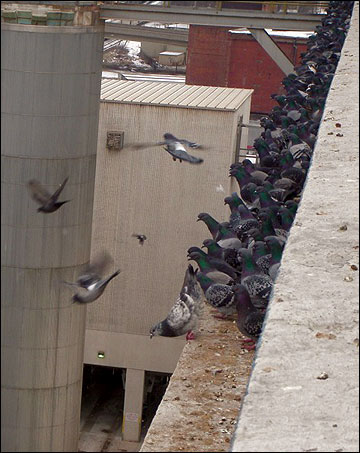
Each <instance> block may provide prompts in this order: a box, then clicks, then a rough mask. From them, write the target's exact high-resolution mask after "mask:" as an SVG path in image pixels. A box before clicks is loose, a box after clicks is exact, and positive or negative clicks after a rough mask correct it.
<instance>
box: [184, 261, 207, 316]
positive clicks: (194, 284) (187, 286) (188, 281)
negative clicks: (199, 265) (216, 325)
mask: <svg viewBox="0 0 360 453" xmlns="http://www.w3.org/2000/svg"><path fill="white" fill-rule="evenodd" d="M197 272H198V269H196V270H194V268H193V267H192V265H191V264H189V265H188V268H187V271H186V272H185V277H184V282H183V286H182V288H181V293H183V292H185V293H186V294H188V295H189V296H190V297H192V298H193V300H194V302H195V303H196V306H195V311H196V313H197V314H198V316H200V314H201V312H202V308H203V304H202V291H201V287H200V285H199V282H198V281H197V278H196V274H197Z"/></svg>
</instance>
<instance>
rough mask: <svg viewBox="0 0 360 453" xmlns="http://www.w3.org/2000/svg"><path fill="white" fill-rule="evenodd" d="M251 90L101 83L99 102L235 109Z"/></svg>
mask: <svg viewBox="0 0 360 453" xmlns="http://www.w3.org/2000/svg"><path fill="white" fill-rule="evenodd" d="M252 92H253V90H249V89H243V88H227V87H212V86H203V85H185V84H180V83H176V84H174V83H172V82H150V81H149V82H147V81H134V80H116V79H112V80H103V81H102V83H101V100H102V101H112V102H121V103H130V104H131V103H133V104H151V105H162V106H173V107H188V108H195V109H196V108H201V109H209V110H230V111H234V110H237V109H238V108H239V107H240V106H241V104H242V103H243V102H244V101H245V99H246V98H247V97H248V96H250V94H251V93H252Z"/></svg>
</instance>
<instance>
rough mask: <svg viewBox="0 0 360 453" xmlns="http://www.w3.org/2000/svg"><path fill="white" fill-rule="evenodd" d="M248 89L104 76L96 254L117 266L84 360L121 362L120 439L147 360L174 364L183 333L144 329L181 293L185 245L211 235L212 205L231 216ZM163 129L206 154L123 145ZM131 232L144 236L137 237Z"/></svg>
mask: <svg viewBox="0 0 360 453" xmlns="http://www.w3.org/2000/svg"><path fill="white" fill-rule="evenodd" d="M252 91H253V90H248V89H239V88H223V87H210V86H194V85H184V84H178V83H176V84H174V83H168V82H164V83H158V82H136V81H122V80H121V81H118V80H104V81H103V83H102V91H101V105H100V121H99V135H98V150H97V163H96V181H95V195H94V197H95V198H94V215H93V231H92V254H95V253H97V252H98V251H99V250H100V249H102V248H105V249H107V250H108V251H109V252H110V253H111V254H112V256H113V257H114V261H115V264H114V269H115V268H117V267H119V268H121V270H122V272H121V274H120V275H119V276H118V277H117V278H116V279H114V280H113V281H112V282H111V284H110V285H109V287H108V289H107V291H106V292H105V293H104V295H103V296H102V297H101V299H99V301H98V302H96V303H94V304H91V305H89V307H88V310H87V329H86V341H85V356H84V361H85V363H90V364H96V365H108V366H113V367H121V368H126V369H127V379H126V389H125V390H126V397H125V408H124V423H123V429H124V439H125V440H134V441H136V440H138V436H139V428H140V423H141V404H142V386H143V382H144V370H148V371H160V372H168V373H171V372H172V371H173V370H174V368H175V366H176V363H177V360H178V358H179V355H180V353H181V350H182V348H183V346H184V341H185V340H184V337H181V338H164V337H154V338H153V339H152V340H150V338H149V329H150V327H151V326H152V325H153V324H154V323H156V322H158V321H160V320H162V319H164V318H165V317H166V315H167V313H168V311H169V309H170V307H171V306H172V304H173V303H174V301H175V299H176V297H177V296H178V293H179V290H180V288H181V285H182V281H183V278H184V272H185V269H186V267H187V264H188V261H187V257H186V251H187V249H188V248H189V247H190V246H199V247H200V246H201V245H202V241H203V240H204V239H206V238H208V237H210V234H209V232H208V230H207V228H206V227H205V225H204V224H203V223H202V222H196V219H197V215H198V214H199V213H200V212H209V213H210V214H211V215H213V216H214V217H215V218H216V219H218V220H219V221H225V220H227V219H228V217H229V210H228V207H227V206H224V203H223V199H224V197H225V196H227V195H229V194H230V193H231V192H232V191H234V190H237V189H238V188H237V185H236V183H234V181H233V178H229V177H228V171H229V166H230V164H231V163H232V162H234V161H235V160H236V158H237V154H238V149H239V147H240V146H241V147H246V145H247V129H246V128H241V127H240V124H241V121H242V122H243V123H248V122H249V115H250V102H251V93H252ZM240 131H241V132H242V134H240V133H239V132H240ZM109 132H110V133H115V135H116V133H119V135H120V136H121V133H122V132H123V142H124V147H123V148H122V149H120V150H116V144H115V145H114V146H115V148H112V147H111V142H112V143H113V141H111V137H110V140H109V139H108V133H109ZM165 132H171V133H172V134H174V135H175V136H177V137H180V138H186V139H188V140H191V141H195V142H197V143H200V144H202V145H205V146H207V147H209V149H207V150H196V149H195V150H191V154H194V155H196V156H198V157H202V158H203V159H204V163H203V164H201V165H191V164H189V163H187V162H182V163H180V162H179V161H176V162H174V161H173V160H172V158H171V156H170V155H169V154H168V153H166V152H165V151H164V150H163V149H162V147H160V146H158V147H153V148H147V149H142V150H133V149H130V148H128V147H127V145H128V144H130V143H139V142H157V141H161V140H162V138H163V137H162V136H163V134H164V133H165ZM240 135H241V137H240ZM120 142H121V140H120V141H119V143H120ZM109 144H110V148H109ZM120 147H121V146H120ZM133 233H141V234H145V235H146V236H147V237H148V239H147V240H146V241H145V244H144V245H143V246H139V245H138V241H137V240H136V239H135V238H133V237H131V235H132V234H133ZM98 352H103V353H104V355H105V357H102V358H99V357H98ZM101 355H102V354H101ZM130 377H131V378H130Z"/></svg>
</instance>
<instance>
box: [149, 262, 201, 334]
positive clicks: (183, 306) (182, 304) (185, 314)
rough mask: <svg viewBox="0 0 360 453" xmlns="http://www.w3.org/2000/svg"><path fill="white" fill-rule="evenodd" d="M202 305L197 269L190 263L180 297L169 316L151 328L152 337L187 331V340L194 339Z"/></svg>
mask: <svg viewBox="0 0 360 453" xmlns="http://www.w3.org/2000/svg"><path fill="white" fill-rule="evenodd" d="M202 307H203V304H202V297H201V289H200V286H199V284H198V282H197V278H196V271H194V268H193V267H192V266H191V264H189V266H188V268H187V270H186V272H185V277H184V282H183V285H182V288H181V291H180V294H179V297H178V298H177V299H176V301H175V304H174V305H173V306H172V308H171V310H170V312H169V314H168V315H167V317H166V318H165V319H164V320H163V321H161V322H159V323H157V324H155V325H154V326H153V327H152V328H151V329H150V338H152V337H153V336H154V335H160V336H163V337H179V336H181V335H184V334H185V333H186V340H193V339H194V338H195V334H194V332H193V331H194V330H195V329H196V327H197V324H198V320H199V317H200V315H201V313H202Z"/></svg>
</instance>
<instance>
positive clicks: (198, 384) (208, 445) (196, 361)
mask: <svg viewBox="0 0 360 453" xmlns="http://www.w3.org/2000/svg"><path fill="white" fill-rule="evenodd" d="M199 327H200V329H199V330H200V334H199V336H198V337H197V338H196V339H195V340H193V341H189V342H187V344H186V345H185V347H184V349H183V352H182V354H181V357H180V360H179V362H178V364H177V367H176V369H175V371H174V373H173V375H172V377H171V379H170V383H169V386H168V388H167V390H166V393H165V395H164V398H163V399H162V401H161V403H160V405H159V407H158V410H157V412H156V415H155V417H154V419H153V421H152V424H151V425H150V428H149V430H148V432H147V435H146V436H145V439H144V442H143V444H142V447H141V449H140V451H146V452H150V451H167V452H172V451H184V452H185V451H187V452H194V451H202V452H211V451H212V452H213V451H218V452H220V451H228V450H229V446H230V440H231V437H232V435H233V432H234V429H235V423H236V417H237V415H238V413H239V401H241V399H242V398H243V396H244V394H245V391H246V386H247V382H248V379H249V375H250V370H251V366H252V362H253V357H254V352H253V351H250V352H248V351H245V350H243V349H241V341H240V339H241V338H244V337H243V336H242V335H241V333H240V332H239V330H238V329H237V327H236V324H235V322H234V321H231V320H219V319H215V318H214V317H213V316H212V315H211V313H210V308H209V306H208V305H206V307H205V308H204V313H203V316H202V319H201V322H200V326H199ZM157 340H158V337H154V338H153V340H152V341H153V342H154V348H156V341H157Z"/></svg>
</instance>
